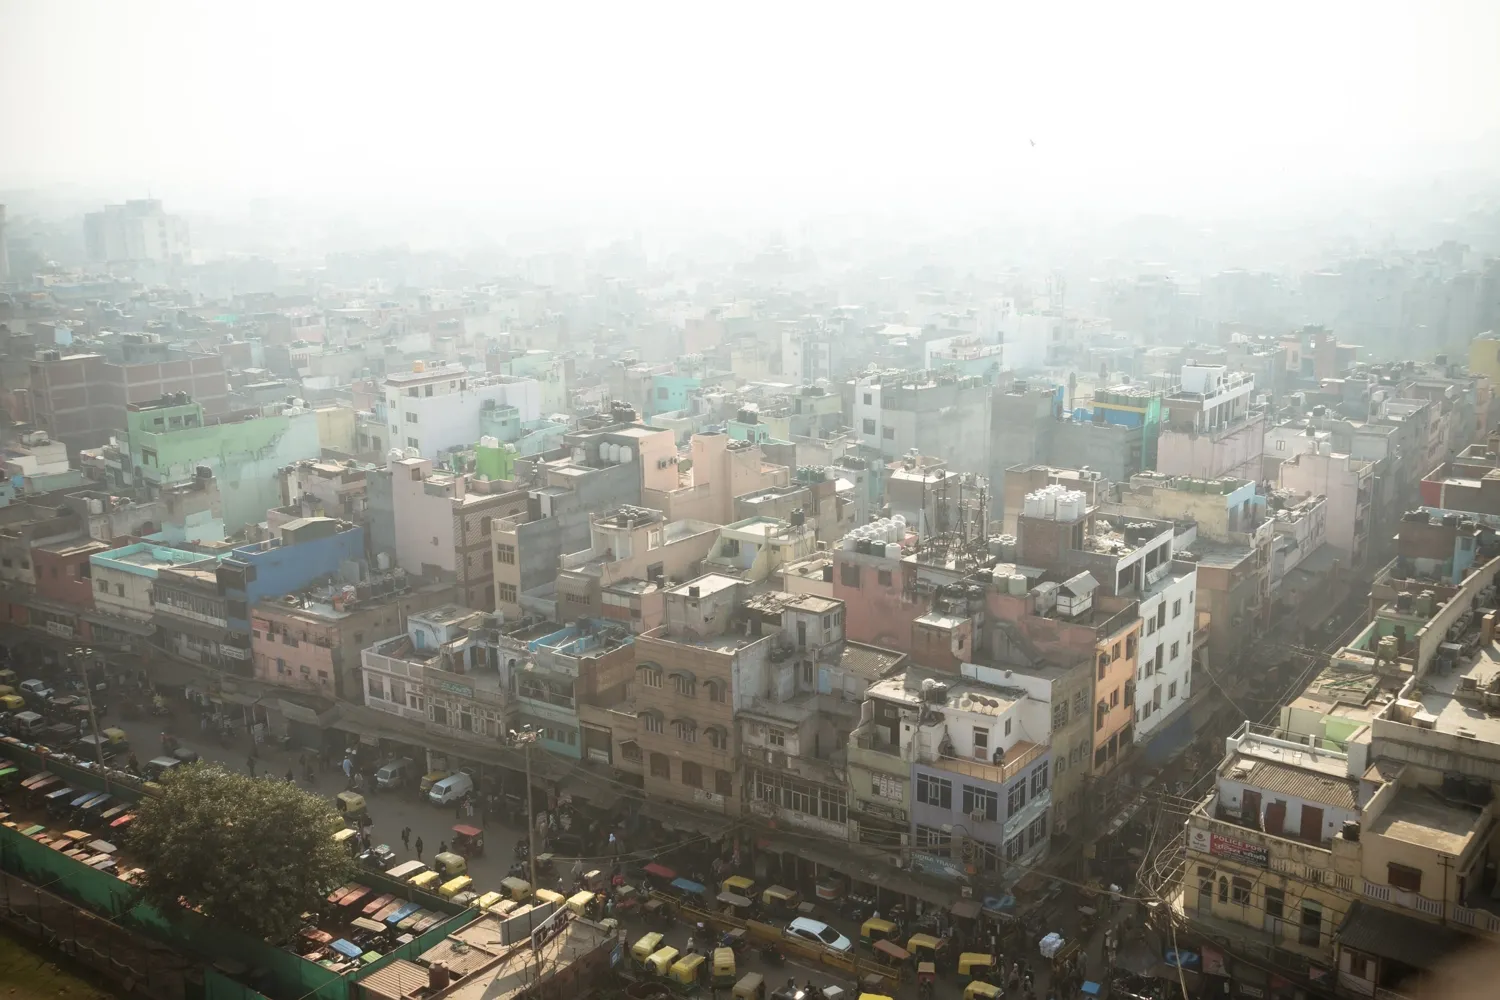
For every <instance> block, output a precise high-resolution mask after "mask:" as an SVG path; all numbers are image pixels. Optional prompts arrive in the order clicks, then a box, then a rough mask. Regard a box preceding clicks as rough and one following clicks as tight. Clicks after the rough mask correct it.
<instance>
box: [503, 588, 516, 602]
mask: <svg viewBox="0 0 1500 1000" xmlns="http://www.w3.org/2000/svg"><path fill="white" fill-rule="evenodd" d="M499 594H500V602H501V603H502V604H514V603H516V585H515V584H513V583H502V584H500V585H499Z"/></svg>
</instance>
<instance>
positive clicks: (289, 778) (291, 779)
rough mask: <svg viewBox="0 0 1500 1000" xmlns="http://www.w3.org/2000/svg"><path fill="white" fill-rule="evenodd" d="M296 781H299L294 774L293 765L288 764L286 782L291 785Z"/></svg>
mask: <svg viewBox="0 0 1500 1000" xmlns="http://www.w3.org/2000/svg"><path fill="white" fill-rule="evenodd" d="M296 780H297V776H296V775H295V774H293V773H292V765H290V764H288V765H287V766H286V781H287V784H289V785H290V784H291V783H292V782H294V781H296Z"/></svg>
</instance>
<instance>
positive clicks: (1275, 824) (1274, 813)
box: [1266, 799, 1286, 837]
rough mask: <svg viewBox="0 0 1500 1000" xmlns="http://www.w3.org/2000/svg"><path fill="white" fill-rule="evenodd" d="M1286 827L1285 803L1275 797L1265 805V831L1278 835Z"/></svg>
mask: <svg viewBox="0 0 1500 1000" xmlns="http://www.w3.org/2000/svg"><path fill="white" fill-rule="evenodd" d="M1285 829H1286V803H1285V802H1283V801H1281V800H1280V799H1275V800H1273V801H1271V802H1270V803H1268V804H1267V805H1266V832H1267V833H1272V834H1275V835H1276V836H1278V837H1280V836H1281V835H1282V832H1283V831H1284V830H1285Z"/></svg>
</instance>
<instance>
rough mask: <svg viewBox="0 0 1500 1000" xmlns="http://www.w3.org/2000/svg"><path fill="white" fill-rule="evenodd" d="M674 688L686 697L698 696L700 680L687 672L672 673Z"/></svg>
mask: <svg viewBox="0 0 1500 1000" xmlns="http://www.w3.org/2000/svg"><path fill="white" fill-rule="evenodd" d="M672 688H673V690H675V691H676V692H677V693H678V694H680V695H682V696H683V697H684V698H696V697H698V682H697V681H695V680H693V679H692V678H691V677H688V676H687V675H685V674H673V675H672Z"/></svg>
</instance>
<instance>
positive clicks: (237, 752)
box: [100, 701, 1149, 997]
mask: <svg viewBox="0 0 1500 1000" xmlns="http://www.w3.org/2000/svg"><path fill="white" fill-rule="evenodd" d="M168 704H169V707H170V708H171V709H172V715H171V716H170V717H147V718H141V719H135V720H121V719H119V718H115V717H113V714H111V717H109V718H106V719H104V720H101V722H100V725H101V726H105V725H109V726H116V727H118V728H121V729H123V730H125V732H126V734H127V735H128V737H129V740H130V745H131V747H132V748H133V749H134V751H135V753H136V756H137V758H138V759H139V760H140V761H142V762H145V761H147V760H149V759H151V758H152V757H155V756H157V755H158V754H159V753H160V746H161V736H162V734H163V733H170V734H171V735H173V736H175V737H176V738H177V739H178V740H179V741H180V743H181V745H182V746H184V747H186V748H188V749H191V750H194V751H196V752H197V753H198V754H199V755H200V756H201V757H202V758H203V759H204V760H205V761H213V762H216V763H219V764H222V765H224V766H226V767H228V768H231V769H233V770H236V771H239V772H241V773H243V772H245V771H247V770H248V767H249V764H250V746H251V743H250V738H249V736H248V735H246V734H245V733H244V732H243V731H242V732H241V733H239V734H238V735H237V736H236V737H234V738H231V739H229V740H228V741H227V742H226V743H225V744H224V745H221V743H220V740H219V737H218V735H217V733H216V732H215V731H213V730H210V731H208V732H204V731H202V730H201V729H200V724H199V721H198V716H197V715H196V713H195V711H194V710H193V707H192V706H191V705H188V704H186V703H183V702H180V701H169V703H168ZM301 758H302V752H301V751H299V750H297V749H292V750H281V749H280V748H278V747H274V746H266V745H262V746H260V747H257V748H256V754H255V760H254V765H255V773H256V774H257V775H272V776H275V778H277V779H278V780H284V779H285V776H286V774H287V772H288V769H290V770H291V772H292V774H293V776H294V778H295V779H296V781H297V784H298V785H299V786H300V787H303V788H307V789H309V790H311V791H315V792H317V793H319V794H321V795H323V796H325V797H328V798H329V799H330V800H331V799H332V797H333V796H334V795H336V794H337V793H338V792H341V791H343V790H344V789H345V787H346V785H347V782H346V781H345V778H344V774H343V772H342V771H341V770H338V769H337V768H334V769H328V768H325V767H324V766H323V765H322V764H321V762H319V763H318V765H317V771H316V774H315V776H314V778H313V780H312V782H311V783H309V782H307V781H306V780H305V778H304V774H303V767H302V764H301ZM365 798H366V802H367V804H368V808H369V812H370V816H371V819H372V820H373V826H372V827H371V840H372V843H375V844H382V843H383V844H389V845H390V847H391V848H392V849H393V850H394V851H395V852H396V857H397V858H398V859H399V860H400V861H407V860H412V859H415V858H416V857H417V851H416V844H417V841H418V840H419V839H420V840H421V842H422V848H423V850H422V858H423V859H426V860H428V861H430V860H431V859H432V857H433V855H434V854H436V853H438V852H439V851H440V850H441V849H443V848H444V847H445V846H446V844H447V843H448V842H449V841H451V840H452V827H453V826H454V825H455V824H456V823H460V822H462V823H466V824H470V825H474V826H481V827H482V828H483V830H484V832H485V853H484V855H483V856H482V857H478V858H472V859H470V861H469V872H470V874H471V875H472V876H473V878H474V888H475V889H476V890H477V891H480V892H484V891H488V890H491V889H495V888H497V887H498V886H499V885H500V882H501V880H502V879H504V878H505V877H506V875H507V874H508V873H509V869H510V867H511V865H512V864H514V863H515V856H514V847H515V844H516V841H517V840H518V839H520V838H523V837H525V835H526V827H525V818H524V816H521V817H513V816H494V815H491V816H489V817H488V818H487V820H485V821H481V818H480V816H479V815H478V814H476V815H475V816H474V817H472V818H469V819H463V820H460V819H459V818H458V817H457V816H456V814H455V810H454V809H452V808H447V807H443V808H439V807H437V806H433V805H430V804H428V803H427V802H426V801H425V800H423V799H419V798H418V796H417V793H416V791H415V790H413V789H406V790H402V791H394V792H378V791H367V792H366V793H365ZM407 827H410V829H411V831H412V835H411V844H412V847H411V849H410V850H408V849H406V848H405V847H403V845H402V842H401V831H402V830H403V829H404V828H407ZM607 866H608V861H607V860H606V859H597V860H596V861H594V862H585V863H584V867H585V868H590V867H600V868H607ZM572 867H573V864H572V859H568V860H563V861H559V863H558V865H557V872H556V876H555V877H554V878H553V879H552V880H551V881H550V884H549V880H547V879H545V878H543V879H542V880H541V881H542V883H543V887H548V888H558V889H563V888H565V886H564V885H563V883H564V882H568V883H571V871H572ZM817 917H818V919H821V920H824V921H826V922H827V923H828V924H829V925H830V926H833V927H834V928H835V929H837V930H838V931H839V932H840V933H842V934H844V935H845V936H846V937H848V938H849V939H850V941H851V942H855V943H856V946H857V942H858V941H859V930H860V929H859V926H858V925H857V924H853V923H852V922H850V921H848V920H847V919H844V918H843V917H842V916H841V915H837V914H834V913H831V912H823V911H820V912H819V913H818V914H817ZM622 924H623V925H624V926H625V928H626V930H627V932H628V934H627V936H628V939H629V940H630V941H631V942H634V941H635V940H636V939H638V938H639V937H640V936H641V935H642V934H645V933H647V932H648V931H650V930H654V929H658V928H653V927H648V926H646V925H645V924H644V923H643V922H642V921H641V920H640V919H639V918H637V917H636V916H634V915H633V914H632V915H629V916H627V917H626V918H625V919H623V920H622ZM1104 928H1105V925H1104V924H1103V923H1101V925H1100V927H1099V928H1097V929H1096V930H1095V932H1094V934H1093V935H1092V937H1091V941H1090V945H1089V948H1088V949H1087V950H1088V952H1089V959H1090V963H1089V968H1090V969H1094V970H1099V969H1102V967H1103V945H1102V939H1103V932H1104ZM691 935H692V927H691V926H690V925H688V924H685V923H678V924H676V925H674V926H673V927H672V928H671V929H670V930H669V931H667V932H666V937H665V941H664V942H663V944H664V945H670V946H672V947H675V948H678V949H679V950H683V951H685V950H686V949H687V948H688V946H689V945H690V944H691ZM865 954H868V952H866V953H865ZM1132 957H1134V956H1122V959H1127V962H1122V964H1130V965H1137V964H1148V963H1147V961H1146V959H1147V958H1148V957H1149V956H1144V955H1143V956H1141V958H1140V960H1139V961H1136V962H1129V961H1128V959H1129V958H1132ZM1017 958H1021V959H1023V960H1025V959H1029V960H1030V962H1031V965H1032V968H1033V971H1034V974H1035V982H1034V985H1033V988H1034V992H1035V994H1036V996H1037V997H1045V996H1047V990H1048V986H1049V979H1050V975H1049V969H1048V963H1047V962H1046V961H1045V960H1043V959H1041V958H1040V956H1039V955H1037V954H1036V953H1035V949H1031V950H1030V953H1029V954H1027V955H1025V956H1014V955H1011V956H1006V962H1007V963H1009V962H1011V961H1014V960H1015V959H1017ZM954 961H956V956H954V957H953V959H950V960H949V961H947V962H945V963H943V964H944V969H943V970H942V971H943V973H944V974H943V975H942V976H941V977H940V978H939V981H938V984H937V992H936V995H937V996H938V997H957V996H959V995H961V993H962V989H963V986H964V985H965V984H964V982H963V981H961V980H960V979H959V978H958V977H957V975H956V974H955V972H954V969H952V968H949V967H948V966H951V965H953V963H954ZM739 968H740V972H741V973H744V972H758V973H760V974H761V975H763V976H764V977H765V981H766V984H767V990H768V992H769V991H770V990H774V989H775V988H777V987H778V986H779V985H781V984H783V983H784V982H785V980H786V979H787V978H789V977H791V978H795V979H796V980H797V981H798V982H799V983H806V982H807V981H809V980H811V981H812V982H813V983H814V984H816V985H818V986H835V985H836V986H840V987H842V988H843V989H845V990H851V989H852V990H853V991H854V993H855V994H857V993H858V992H859V990H858V988H857V984H854V983H851V982H848V981H847V980H844V979H841V978H840V977H839V975H838V974H835V970H831V969H830V968H828V967H826V966H814V965H812V964H808V963H804V962H802V961H799V960H795V959H788V960H787V961H786V963H785V964H784V965H781V966H772V965H771V964H769V963H767V962H765V961H764V960H763V959H762V958H761V957H760V955H759V954H758V953H756V952H755V950H754V949H751V950H749V951H748V952H747V953H745V954H743V955H741V957H740V959H739ZM899 993H900V994H901V995H903V996H906V995H911V996H915V994H916V988H915V986H914V985H913V984H912V983H911V982H910V980H909V979H908V982H907V983H906V984H905V985H903V987H902V988H901V990H900V991H899ZM1018 995H1020V996H1022V997H1024V996H1025V994H1024V991H1023V992H1020V993H1019V994H1018Z"/></svg>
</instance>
